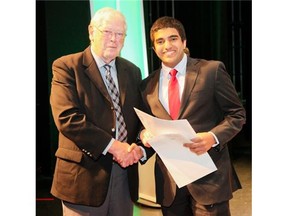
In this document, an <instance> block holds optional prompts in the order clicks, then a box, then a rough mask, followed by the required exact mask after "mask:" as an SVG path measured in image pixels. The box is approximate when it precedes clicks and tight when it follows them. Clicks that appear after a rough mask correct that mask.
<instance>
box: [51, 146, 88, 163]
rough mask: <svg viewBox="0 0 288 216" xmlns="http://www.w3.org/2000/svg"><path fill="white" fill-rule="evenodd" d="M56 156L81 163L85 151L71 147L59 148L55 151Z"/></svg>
mask: <svg viewBox="0 0 288 216" xmlns="http://www.w3.org/2000/svg"><path fill="white" fill-rule="evenodd" d="M55 156H56V157H58V158H61V159H63V160H69V161H73V162H76V163H80V161H81V159H82V156H83V153H82V152H80V151H75V150H71V149H65V148H58V149H57V151H56V153H55Z"/></svg>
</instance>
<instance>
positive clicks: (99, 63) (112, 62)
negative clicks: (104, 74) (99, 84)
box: [91, 48, 115, 68]
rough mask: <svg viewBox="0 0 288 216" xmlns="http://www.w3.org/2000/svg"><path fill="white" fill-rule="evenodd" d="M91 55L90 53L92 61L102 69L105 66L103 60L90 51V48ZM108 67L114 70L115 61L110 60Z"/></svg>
mask: <svg viewBox="0 0 288 216" xmlns="http://www.w3.org/2000/svg"><path fill="white" fill-rule="evenodd" d="M91 53H92V56H93V58H94V60H95V61H96V64H97V65H98V68H102V67H103V66H104V65H106V63H105V62H104V61H103V59H102V58H101V57H100V56H98V55H96V53H95V52H94V51H93V50H92V48H91ZM109 65H110V66H111V68H115V59H114V60H112V61H111V62H110V63H109Z"/></svg>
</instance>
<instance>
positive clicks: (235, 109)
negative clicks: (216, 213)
mask: <svg viewBox="0 0 288 216" xmlns="http://www.w3.org/2000/svg"><path fill="white" fill-rule="evenodd" d="M159 75H160V69H159V70H156V71H155V72H153V73H152V74H151V75H150V76H149V77H148V78H146V79H145V80H143V82H142V83H141V92H142V97H143V100H144V104H145V107H146V108H145V109H146V110H145V111H146V112H148V113H150V114H152V115H154V116H156V117H158V118H161V119H171V118H170V116H169V113H168V112H167V111H166V110H165V108H164V107H163V106H162V104H161V102H160V100H159V97H158V93H159V92H158V88H159ZM179 119H187V120H188V122H189V123H190V124H191V126H192V127H193V128H194V130H195V132H196V133H197V132H208V131H212V132H213V133H214V134H215V135H216V136H217V138H218V139H219V142H220V146H218V148H217V149H216V148H211V149H210V150H209V151H208V153H209V155H210V156H211V158H212V160H213V161H214V163H215V165H216V167H217V171H215V172H213V173H211V174H209V175H207V176H205V177H203V178H201V179H199V180H197V181H195V182H193V183H191V184H189V185H188V186H187V187H188V190H189V191H190V193H191V195H192V196H193V198H194V199H195V200H196V201H197V202H199V203H201V204H204V205H208V204H213V203H218V202H222V201H226V200H229V199H231V198H232V192H233V191H235V190H237V189H238V188H241V185H240V182H239V180H238V177H237V175H236V173H235V172H234V169H233V167H232V165H231V161H230V158H229V152H228V147H227V143H228V142H229V141H230V140H231V139H232V138H233V137H234V136H235V135H236V134H237V133H238V132H239V131H240V130H241V129H242V126H243V124H244V123H245V119H246V113H245V110H244V108H243V106H242V104H241V101H240V100H239V98H238V95H237V92H236V90H235V88H234V85H233V83H232V82H231V79H230V77H229V74H228V73H227V72H226V69H225V66H224V65H223V63H221V62H219V61H206V60H200V59H193V58H188V61H187V71H186V77H185V86H184V91H183V95H182V99H181V108H180V114H179ZM219 147H220V148H219ZM147 154H148V157H150V156H151V155H152V154H153V150H151V149H150V150H148V151H147ZM191 172H193V170H191ZM155 179H156V180H155V181H156V196H157V202H158V203H159V204H161V205H163V206H169V205H171V203H172V202H173V200H174V197H175V192H176V184H175V182H174V180H173V178H172V177H171V175H170V174H169V172H168V171H167V169H166V167H165V165H164V164H163V162H162V160H161V159H160V158H159V156H158V155H157V157H156V162H155Z"/></svg>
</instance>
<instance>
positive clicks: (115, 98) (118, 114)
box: [104, 64, 127, 142]
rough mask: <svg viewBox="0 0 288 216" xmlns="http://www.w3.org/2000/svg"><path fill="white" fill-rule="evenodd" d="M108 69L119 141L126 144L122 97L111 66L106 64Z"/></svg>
mask: <svg viewBox="0 0 288 216" xmlns="http://www.w3.org/2000/svg"><path fill="white" fill-rule="evenodd" d="M104 67H105V69H106V76H105V78H106V84H107V87H108V91H109V94H110V97H111V99H112V101H113V105H114V109H115V112H116V119H117V122H118V140H119V141H121V142H123V141H124V142H126V141H127V130H126V124H125V121H124V118H123V115H122V112H121V106H120V97H119V92H118V90H117V87H116V85H115V83H114V81H113V78H112V76H111V72H110V67H111V66H110V65H108V64H105V65H104Z"/></svg>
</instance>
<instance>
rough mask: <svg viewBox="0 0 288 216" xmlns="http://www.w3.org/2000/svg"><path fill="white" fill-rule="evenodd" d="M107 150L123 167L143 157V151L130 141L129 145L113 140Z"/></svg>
mask: <svg viewBox="0 0 288 216" xmlns="http://www.w3.org/2000/svg"><path fill="white" fill-rule="evenodd" d="M108 152H109V153H111V154H112V155H113V160H114V161H116V162H117V163H118V164H119V165H120V166H121V167H123V168H126V167H128V166H130V165H133V164H134V163H138V161H139V160H140V159H141V158H142V157H143V151H142V149H141V148H140V147H139V146H138V145H137V144H135V143H132V144H131V145H129V144H128V143H126V142H120V141H118V140H115V141H114V142H113V144H112V146H111V147H110V149H109V151H108Z"/></svg>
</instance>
